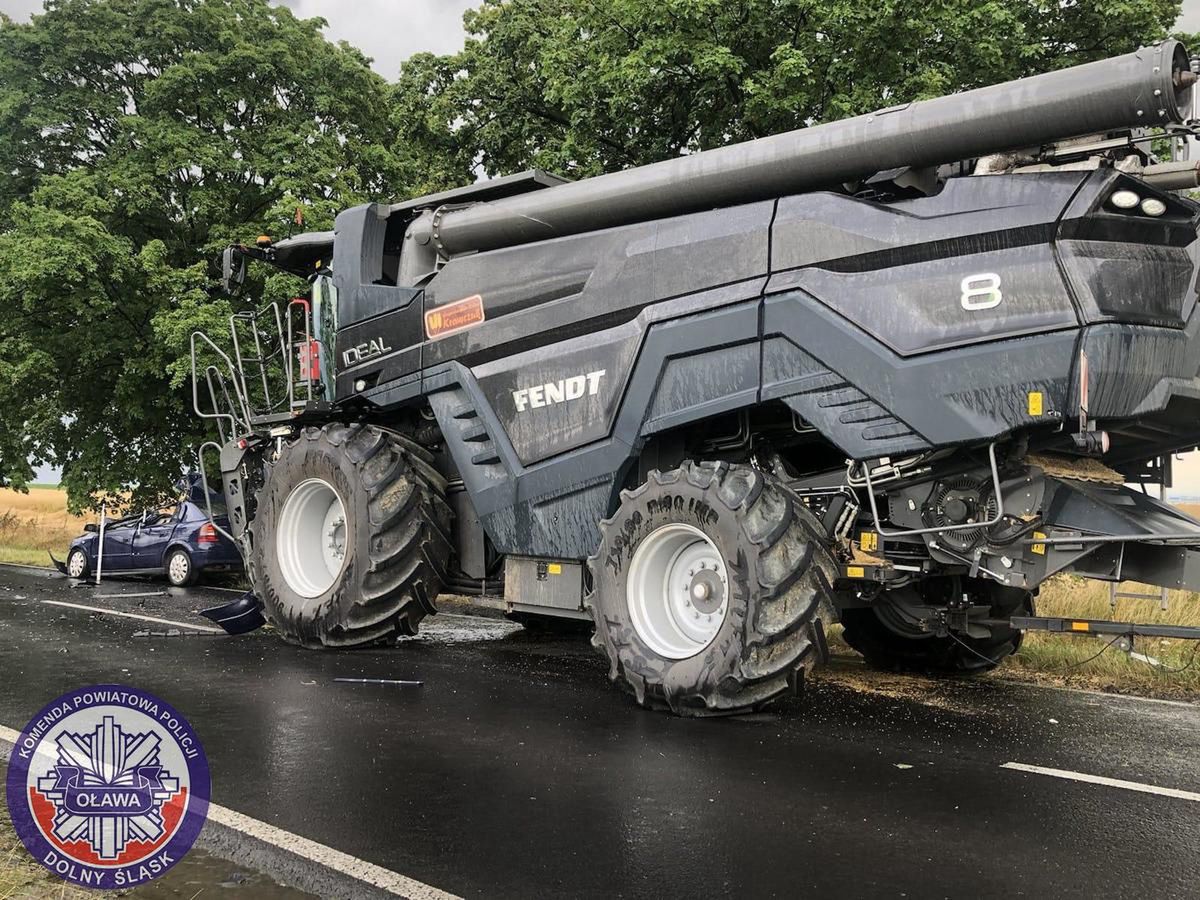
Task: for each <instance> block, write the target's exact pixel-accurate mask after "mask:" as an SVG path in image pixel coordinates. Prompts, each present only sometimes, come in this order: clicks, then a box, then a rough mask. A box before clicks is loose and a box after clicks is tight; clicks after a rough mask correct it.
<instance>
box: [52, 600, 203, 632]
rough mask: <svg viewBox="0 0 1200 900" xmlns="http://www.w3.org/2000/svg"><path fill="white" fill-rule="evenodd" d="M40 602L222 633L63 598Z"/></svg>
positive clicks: (186, 623)
mask: <svg viewBox="0 0 1200 900" xmlns="http://www.w3.org/2000/svg"><path fill="white" fill-rule="evenodd" d="M39 602H40V603H48V604H49V605H50V606H65V607H67V608H68V609H82V610H84V611H85V612H94V613H102V614H103V615H106V616H121V617H123V618H126V619H138V620H140V621H142V622H155V623H157V624H158V625H174V626H175V627H176V628H190V629H191V630H192V631H209V632H212V633H213V634H224V633H225V632H224V631H223V630H222V629H220V628H212V627H210V626H208V625H193V624H192V623H191V622H175V621H172V620H171V619H159V618H157V617H155V616H142V615H139V614H138V613H131V612H120V611H119V610H115V609H104V608H103V607H100V606H84V605H83V604H82V603H67V602H66V601H64V600H41V601H39Z"/></svg>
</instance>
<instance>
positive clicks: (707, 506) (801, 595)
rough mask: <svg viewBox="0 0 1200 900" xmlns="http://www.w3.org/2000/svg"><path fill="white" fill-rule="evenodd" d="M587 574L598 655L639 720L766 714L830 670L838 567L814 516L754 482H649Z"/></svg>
mask: <svg viewBox="0 0 1200 900" xmlns="http://www.w3.org/2000/svg"><path fill="white" fill-rule="evenodd" d="M668 541H670V543H668ZM643 547H645V548H646V549H644V550H642V552H641V553H640V554H639V549H640V548H643ZM660 551H661V552H660ZM654 560H659V561H660V562H658V563H656V564H655V565H654V566H651V565H650V563H651V562H652V561H654ZM588 563H589V565H590V567H591V571H592V584H593V589H592V591H591V593H589V594H588V595H587V597H586V598H585V601H584V603H585V605H586V606H587V608H588V609H589V610H590V611H591V613H592V616H593V618H594V619H595V622H596V633H595V635H594V636H593V638H592V643H593V645H594V646H596V647H597V648H598V649H599V650H600V651H601V652H602V653H604V654H605V655H606V656H607V658H608V661H609V667H610V668H609V677H610V678H611V679H612V680H613V681H615V682H617V683H618V684H619V685H621V686H622V687H624V688H625V689H627V690H629V691H630V692H632V693H633V695H634V697H635V699H636V700H637V702H638V703H639V704H640V705H642V706H645V707H652V708H667V709H669V710H671V711H672V712H674V713H677V714H679V715H685V716H704V715H722V714H725V715H727V714H731V713H740V712H747V711H751V710H755V709H759V708H761V707H763V706H765V705H766V704H768V703H770V702H771V701H773V700H775V699H777V698H779V697H780V696H783V695H786V694H791V693H794V692H795V691H796V690H797V689H798V688H799V686H800V685H801V684H802V682H803V676H804V673H805V670H806V669H807V668H808V667H810V666H812V665H813V664H814V663H815V662H816V661H817V658H818V657H819V656H824V653H825V648H824V632H823V630H822V625H821V606H822V601H824V600H826V599H827V598H828V597H829V593H830V584H831V582H832V579H833V577H834V573H835V572H836V568H835V566H834V562H833V559H832V557H831V556H830V554H829V551H828V549H827V548H826V545H825V539H824V535H823V533H822V531H821V529H820V526H819V524H818V522H817V520H816V519H815V518H814V517H813V515H812V514H811V513H810V512H809V511H808V510H807V509H806V508H804V507H803V506H802V505H801V504H800V503H799V502H798V501H796V500H795V499H794V498H793V497H792V495H790V494H789V493H787V492H786V491H784V490H783V489H782V488H781V487H780V486H779V485H778V484H776V483H775V482H774V480H773V479H772V478H770V477H769V476H767V475H765V474H764V473H762V472H760V471H758V470H757V469H753V468H751V467H749V466H745V465H730V464H728V463H721V462H718V463H711V462H710V463H693V462H685V463H684V464H683V465H682V466H680V467H679V468H678V469H676V470H674V471H671V472H662V473H660V472H651V473H650V478H649V480H648V481H646V483H645V484H643V485H642V486H641V487H639V488H637V489H636V490H633V491H625V492H623V493H622V495H621V505H620V507H619V508H618V509H617V511H616V513H615V514H614V515H613V517H612V518H611V519H606V520H605V521H603V522H602V523H601V542H600V548H599V550H598V552H597V554H596V555H595V556H594V557H592V558H591V559H590V560H589V561H588ZM712 563H717V565H716V567H715V569H714V566H713V565H712ZM660 576H661V577H660ZM676 582H678V583H676ZM655 583H659V584H661V585H662V590H661V591H658V592H657V594H656V593H655V592H654V591H653V590H648V587H649V586H650V585H653V584H655ZM676 593H678V596H676ZM656 599H657V602H658V604H659V606H657V607H656V606H655V605H654V601H655V600H656ZM709 616H712V622H713V623H715V624H713V625H711V626H709V625H708V624H706V623H707V622H708V617H709ZM672 623H674V624H672ZM706 639H707V640H708V642H707V643H706V644H705V643H703V642H704V640H706Z"/></svg>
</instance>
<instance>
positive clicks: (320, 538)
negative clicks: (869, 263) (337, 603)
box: [275, 478, 347, 598]
mask: <svg viewBox="0 0 1200 900" xmlns="http://www.w3.org/2000/svg"><path fill="white" fill-rule="evenodd" d="M278 529H279V530H278V533H277V535H276V538H275V551H276V554H277V558H278V560H279V570H280V572H281V573H282V574H283V578H284V581H286V582H287V586H288V587H289V588H290V589H291V590H293V591H294V592H295V593H297V594H299V595H300V596H301V597H309V598H311V597H319V596H321V594H324V593H325V592H326V591H328V590H329V589H330V588H331V587H333V583H334V582H335V581H336V580H337V577H338V575H339V574H341V571H342V566H343V565H345V562H346V538H347V530H346V507H345V506H343V505H342V498H341V497H339V496H338V494H337V491H335V490H334V489H333V488H332V487H331V486H330V484H329V483H328V482H326V481H324V480H322V479H320V478H310V479H308V480H307V481H303V482H301V483H300V484H298V485H296V487H295V488H293V490H292V492H291V493H290V494H288V498H287V500H286V501H284V504H283V512H282V513H281V514H280V516H279V523H278Z"/></svg>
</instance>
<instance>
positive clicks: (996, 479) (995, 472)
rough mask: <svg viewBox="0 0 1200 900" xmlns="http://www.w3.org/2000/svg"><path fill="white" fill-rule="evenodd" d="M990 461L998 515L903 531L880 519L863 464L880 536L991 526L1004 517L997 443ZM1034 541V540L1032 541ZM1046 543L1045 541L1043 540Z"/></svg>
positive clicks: (867, 468)
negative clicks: (981, 519)
mask: <svg viewBox="0 0 1200 900" xmlns="http://www.w3.org/2000/svg"><path fill="white" fill-rule="evenodd" d="M988 462H989V463H990V464H991V467H992V491H993V492H994V493H995V495H996V515H995V516H994V517H992V518H991V519H990V520H988V521H987V522H964V523H963V524H961V525H941V526H938V527H936V528H909V529H906V530H902V531H885V530H884V527H883V524H882V523H881V521H880V519H879V508H878V505H877V504H876V503H875V487H874V485H873V484H872V483H871V468H870V466H868V465H866V464H865V463H864V464H863V475H864V476H865V478H866V482H867V500H868V502H869V503H870V504H871V517H872V518H873V519H874V520H875V530H876V531H877V532H878V533H879V536H880V537H885V538H889V537H907V536H910V535H914V534H946V533H947V532H950V531H968V530H973V529H976V528H984V529H987V528H991V527H992V526H993V525H996V524H998V523H999V522H1000V520H1001V519H1003V518H1004V496H1003V494H1002V493H1001V490H1000V467H999V466H998V465H997V464H996V445H995V444H994V443H992V444H988ZM1031 543H1032V542H1031ZM1042 543H1044V542H1042Z"/></svg>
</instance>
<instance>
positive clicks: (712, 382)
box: [193, 41, 1200, 715]
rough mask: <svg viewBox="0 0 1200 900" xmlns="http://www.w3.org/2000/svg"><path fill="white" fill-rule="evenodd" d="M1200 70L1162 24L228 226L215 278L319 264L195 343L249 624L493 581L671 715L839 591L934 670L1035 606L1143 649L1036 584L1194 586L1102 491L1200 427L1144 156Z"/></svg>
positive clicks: (374, 619) (1196, 258) (1161, 183)
mask: <svg viewBox="0 0 1200 900" xmlns="http://www.w3.org/2000/svg"><path fill="white" fill-rule="evenodd" d="M1195 81H1196V77H1195V75H1194V74H1193V73H1192V71H1191V68H1190V64H1189V60H1188V57H1187V54H1186V52H1185V51H1184V49H1183V47H1182V46H1181V45H1180V44H1179V43H1178V42H1175V41H1166V42H1164V43H1162V44H1159V45H1156V46H1154V47H1147V48H1143V49H1141V50H1138V51H1136V52H1134V53H1129V54H1126V55H1124V56H1120V57H1116V58H1113V59H1109V60H1104V61H1100V62H1095V63H1089V64H1086V65H1082V66H1077V67H1075V68H1071V69H1065V70H1061V71H1057V72H1051V73H1048V74H1044V75H1038V76H1034V77H1030V78H1026V79H1021V80H1019V81H1017V82H1012V83H1008V84H1001V85H995V86H992V87H986V88H981V89H978V90H974V91H970V92H967V93H964V94H959V95H952V96H947V97H941V98H937V99H933V100H927V101H921V102H918V103H909V104H903V105H899V106H895V107H891V108H888V109H884V110H879V111H877V112H875V113H871V114H868V115H865V116H860V117H857V118H852V119H846V120H843V121H839V122H833V123H829V124H825V125H819V126H814V127H810V128H804V129H800V130H798V131H793V132H789V133H786V134H779V135H774V136H771V137H767V138H763V139H760V140H757V141H752V142H748V143H744V144H736V145H731V146H727V147H722V148H718V149H714V150H709V151H705V152H702V153H697V154H693V155H690V156H684V157H680V158H677V159H671V160H667V161H665V162H661V163H657V164H654V165H650V166H644V167H640V168H636V169H629V170H625V171H620V172H615V173H611V174H608V175H602V176H598V177H596V178H590V179H585V180H582V181H577V182H565V181H563V180H562V179H558V178H555V177H553V176H549V175H546V174H544V173H540V172H528V173H524V174H520V175H514V176H510V177H507V178H501V179H498V180H496V181H489V182H483V183H480V184H476V185H472V186H469V187H466V188H462V189H459V190H456V191H449V192H446V193H443V194H437V195H432V196H427V197H420V198H417V199H414V200H408V201H404V202H401V203H396V204H381V203H372V204H367V205H363V206H359V207H355V208H352V209H348V210H345V211H344V212H342V213H341V214H340V215H339V216H338V217H337V220H336V223H335V228H334V231H333V232H331V233H321V234H308V235H301V236H299V237H295V238H290V239H288V240H284V241H279V242H277V243H276V242H270V241H264V242H261V243H257V244H255V245H253V246H240V247H237V248H234V249H232V250H231V251H230V252H228V253H227V254H226V258H225V260H224V267H223V268H224V275H225V278H226V281H227V282H228V284H229V286H230V287H234V286H236V285H237V284H239V283H240V282H242V281H244V280H245V279H246V277H247V276H246V269H245V262H246V261H260V262H265V263H269V264H271V265H274V266H276V267H278V268H281V269H284V270H285V271H289V272H292V273H293V274H297V275H302V276H304V277H306V278H307V279H308V280H309V283H310V285H311V290H310V293H309V295H308V296H307V297H304V298H302V299H298V300H293V301H292V302H291V303H290V304H283V305H277V306H273V307H268V308H267V310H266V311H263V312H259V313H248V312H245V313H238V314H235V315H234V316H233V317H232V318H231V319H230V329H229V330H230V337H229V340H228V341H227V342H226V343H227V346H228V347H229V349H228V351H227V350H225V349H222V348H221V347H220V346H218V345H217V343H215V342H213V341H212V340H210V339H209V338H208V337H206V336H204V335H202V334H197V335H195V336H194V338H193V347H194V372H193V375H194V378H193V382H194V397H193V399H194V402H195V405H196V409H197V412H198V413H199V414H201V415H204V416H207V417H208V418H210V419H213V420H215V422H216V425H217V429H218V432H219V438H220V441H219V443H218V442H210V443H209V444H206V445H205V447H206V449H208V450H210V451H211V450H216V451H219V456H220V471H221V475H222V479H223V484H224V489H225V494H226V499H227V505H228V507H229V509H230V520H231V530H232V532H233V535H234V537H235V538H236V539H237V540H238V541H239V544H240V546H241V547H242V549H243V552H244V553H245V554H246V557H247V570H248V571H249V572H250V573H251V576H252V579H253V581H254V586H255V591H256V593H257V595H258V596H259V597H260V598H262V602H263V603H264V604H265V607H266V608H265V613H266V616H267V617H268V618H269V619H270V620H271V621H272V622H273V623H274V624H275V626H276V628H277V630H278V631H279V633H280V634H281V635H282V636H283V637H284V638H285V639H286V640H289V641H292V642H295V643H298V644H302V645H304V646H309V647H314V648H321V647H345V646H357V645H362V644H370V643H376V642H386V641H391V640H394V639H395V638H397V637H398V636H400V635H406V634H412V633H415V631H416V629H417V627H418V625H419V623H420V621H421V619H422V618H423V617H424V616H426V615H428V614H431V613H432V612H434V611H435V610H436V606H435V602H434V601H435V598H436V596H437V594H438V592H439V591H441V590H443V589H452V590H454V591H455V592H458V593H462V592H470V591H484V592H496V591H499V590H501V589H503V592H504V596H505V604H506V607H507V609H508V611H509V612H510V613H511V614H513V615H515V616H522V617H529V616H538V617H543V618H544V617H547V616H553V617H557V618H558V619H576V620H582V621H585V622H591V623H594V625H595V628H596V635H595V639H594V643H595V644H596V646H597V647H598V648H600V649H601V650H602V651H603V652H604V653H605V654H606V655H607V657H608V660H609V662H610V674H611V677H612V678H613V680H614V681H616V682H618V683H619V684H621V685H622V686H623V687H625V688H626V689H628V690H629V691H630V692H631V693H632V694H633V695H634V696H635V697H636V699H637V700H638V702H639V703H642V704H643V705H646V706H659V707H667V708H669V709H671V710H673V711H675V712H679V713H685V714H697V715H698V714H709V713H723V712H735V711H739V710H745V709H750V708H757V707H759V706H761V705H762V704H764V703H767V702H769V701H771V700H773V699H774V698H776V697H778V696H781V695H783V694H786V693H788V692H790V691H793V690H795V689H796V687H797V686H798V685H799V684H800V683H801V681H802V679H803V675H804V673H805V671H807V669H808V668H809V667H810V666H812V665H814V664H815V663H816V662H818V661H819V659H820V658H821V657H822V655H823V653H824V647H825V642H824V626H825V624H828V623H829V622H830V621H831V620H832V619H833V618H836V620H838V621H839V622H840V623H841V624H842V625H843V627H844V634H845V637H846V640H847V641H848V642H849V643H850V644H851V645H852V646H854V647H856V648H857V649H859V650H861V651H862V652H863V653H864V654H865V655H866V656H867V657H868V659H870V660H871V661H873V662H877V663H880V664H883V665H907V666H913V667H919V668H923V669H925V670H934V671H949V672H965V671H981V670H986V669H989V668H992V667H994V666H995V665H997V664H998V663H999V662H1000V661H1001V660H1002V659H1003V658H1004V657H1005V656H1007V655H1009V654H1011V653H1013V652H1015V650H1016V649H1017V647H1018V646H1019V643H1020V639H1021V633H1022V631H1023V630H1025V629H1029V628H1046V629H1050V630H1054V629H1057V630H1065V631H1068V632H1074V633H1082V634H1093V633H1097V632H1104V633H1111V632H1112V629H1116V632H1115V633H1116V634H1118V635H1122V636H1125V637H1127V638H1130V639H1132V636H1134V635H1151V634H1153V635H1159V636H1163V635H1164V634H1165V632H1163V631H1162V629H1161V628H1157V629H1156V628H1154V627H1150V626H1140V625H1136V624H1131V623H1088V622H1081V623H1074V624H1072V623H1067V622H1064V621H1062V620H1048V619H1042V618H1039V617H1037V616H1036V615H1035V609H1034V596H1035V594H1036V592H1037V590H1038V587H1039V586H1040V585H1041V584H1042V583H1043V582H1044V581H1045V580H1046V579H1047V578H1050V577H1053V576H1054V575H1057V574H1060V573H1064V572H1073V573H1076V574H1080V575H1085V576H1087V577H1092V578H1097V579H1100V580H1104V581H1108V582H1114V583H1115V582H1120V581H1123V580H1129V579H1136V580H1139V581H1143V582H1146V583H1150V584H1155V585H1162V586H1168V587H1179V588H1189V589H1197V588H1200V522H1198V521H1196V520H1194V519H1192V518H1191V517H1189V516H1187V515H1185V514H1183V513H1182V512H1180V511H1179V510H1177V509H1175V508H1173V507H1171V506H1170V505H1169V504H1166V503H1164V502H1160V501H1159V500H1155V499H1153V498H1151V497H1149V496H1148V495H1146V494H1144V493H1142V492H1140V491H1137V490H1134V489H1132V488H1131V487H1129V485H1130V484H1134V485H1140V486H1142V487H1146V486H1148V485H1162V484H1165V483H1166V482H1167V481H1168V480H1169V460H1170V458H1171V455H1172V454H1174V453H1177V452H1180V451H1183V450H1187V449H1190V448H1194V447H1196V446H1197V445H1200V311H1198V309H1197V292H1196V288H1195V285H1196V284H1197V280H1198V278H1200V240H1198V237H1197V235H1198V228H1200V205H1198V204H1197V203H1195V202H1193V201H1192V200H1191V199H1189V198H1188V197H1187V196H1186V194H1184V193H1180V192H1183V191H1185V190H1186V189H1189V188H1194V187H1196V186H1197V183H1198V180H1200V170H1198V168H1197V164H1196V162H1195V161H1192V160H1188V159H1186V158H1176V159H1172V160H1166V159H1163V160H1160V159H1158V158H1157V157H1155V155H1154V153H1153V152H1152V151H1153V148H1154V147H1155V146H1156V144H1155V142H1160V143H1159V146H1161V142H1166V143H1171V142H1176V143H1180V142H1184V141H1185V140H1187V141H1192V140H1194V136H1195V133H1196V128H1195V123H1194V122H1193V121H1192V112H1191V108H1192V93H1193V86H1194V84H1195ZM830 610H832V614H831V613H830ZM1193 631H1194V630H1193ZM1166 636H1168V637H1200V633H1192V631H1188V630H1187V629H1183V630H1180V629H1174V630H1171V631H1170V634H1167V635H1166Z"/></svg>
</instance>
